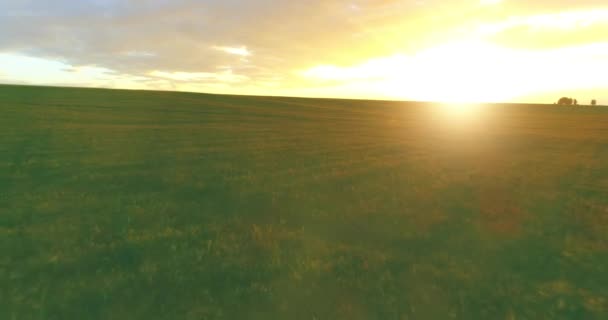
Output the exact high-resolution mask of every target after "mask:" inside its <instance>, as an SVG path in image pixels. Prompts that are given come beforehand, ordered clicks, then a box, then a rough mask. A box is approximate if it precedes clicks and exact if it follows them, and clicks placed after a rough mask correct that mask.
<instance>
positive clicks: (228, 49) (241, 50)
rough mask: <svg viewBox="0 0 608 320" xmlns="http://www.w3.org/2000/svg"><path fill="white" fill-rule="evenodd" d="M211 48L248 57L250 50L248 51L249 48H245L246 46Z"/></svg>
mask: <svg viewBox="0 0 608 320" xmlns="http://www.w3.org/2000/svg"><path fill="white" fill-rule="evenodd" d="M213 49H215V50H219V51H223V52H225V53H228V54H232V55H236V56H241V57H248V56H250V55H251V52H249V50H247V47H244V46H243V47H220V46H214V47H213Z"/></svg>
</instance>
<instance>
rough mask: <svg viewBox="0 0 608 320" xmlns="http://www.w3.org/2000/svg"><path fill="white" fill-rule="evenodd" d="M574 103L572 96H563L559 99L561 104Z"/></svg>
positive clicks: (558, 102) (569, 104)
mask: <svg viewBox="0 0 608 320" xmlns="http://www.w3.org/2000/svg"><path fill="white" fill-rule="evenodd" d="M573 103H574V100H573V99H572V98H567V97H562V98H560V99H559V100H558V101H557V104H558V105H560V106H571V105H572V104H573Z"/></svg>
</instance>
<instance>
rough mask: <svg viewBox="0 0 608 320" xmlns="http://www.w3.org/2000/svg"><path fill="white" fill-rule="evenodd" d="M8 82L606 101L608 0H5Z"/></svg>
mask: <svg viewBox="0 0 608 320" xmlns="http://www.w3.org/2000/svg"><path fill="white" fill-rule="evenodd" d="M0 82H3V83H31V84H52V85H74V86H96V87H114V88H141V89H161V90H182V91H200V92H217V93H235V94H258V95H294V96H316V97H348V98H372V99H405V100H434V101H450V102H453V101H457V102H468V101H497V102H498V101H515V102H542V103H552V102H554V101H556V100H557V98H559V97H560V96H564V95H565V96H574V97H575V98H578V100H579V101H581V102H588V101H590V100H591V99H598V100H599V102H600V103H604V104H608V3H605V0H602V1H593V0H592V1H548V0H546V1H542V0H539V1H535V2H534V3H533V4H530V1H523V0H502V1H500V0H451V1H439V0H434V1H433V0H426V1H425V0H413V1H402V0H358V1H357V0H351V1H346V0H325V1H321V0H311V1H306V2H301V1H270V0H256V1H254V0H223V1H219V0H212V1H194V0H177V1H168V0H148V1H118V0H106V1H103V0H86V1H82V0H79V1H76V0H71V1H70V0H58V1H54V2H53V3H52V4H45V3H43V2H39V1H17V0H4V1H3V2H2V3H0Z"/></svg>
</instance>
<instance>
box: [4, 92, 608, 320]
mask: <svg viewBox="0 0 608 320" xmlns="http://www.w3.org/2000/svg"><path fill="white" fill-rule="evenodd" d="M0 253H1V254H0V319H19V320H20V319H58V320H59V319H353V320H354V319H506V320H512V319H607V318H608V108H606V107H582V106H579V107H567V106H553V105H517V104H487V105H480V106H474V107H470V108H469V107H467V106H458V105H455V106H450V105H440V104H431V103H411V102H390V101H356V100H331V99H298V98H282V97H249V96H223V95H208V94H195V93H175V92H153V91H121V90H103V89H77V88H52V87H27V86H0Z"/></svg>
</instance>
